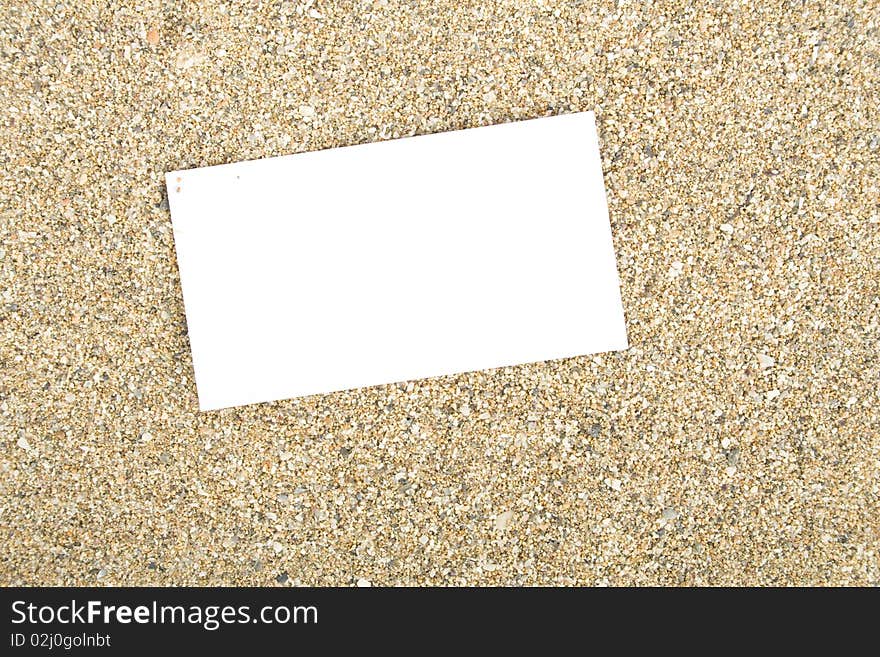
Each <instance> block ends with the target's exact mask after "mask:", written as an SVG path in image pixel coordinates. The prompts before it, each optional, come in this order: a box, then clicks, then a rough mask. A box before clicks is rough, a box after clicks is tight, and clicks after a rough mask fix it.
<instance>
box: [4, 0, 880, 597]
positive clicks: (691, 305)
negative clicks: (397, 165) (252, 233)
mask: <svg viewBox="0 0 880 657" xmlns="http://www.w3.org/2000/svg"><path fill="white" fill-rule="evenodd" d="M0 36H2V41H0V99H2V112H0V158H2V166H0V295H2V298H0V443H2V450H0V584H6V585H10V584H29V585H61V584H81V585H93V584H118V585H148V584H156V585H171V584H178V585H183V584H192V585H219V584H228V585H239V584H249V585H284V586H288V585H295V584H308V585H354V584H361V585H366V584H369V583H372V584H373V585H387V584H411V585H424V584H450V585H492V584H510V585H531V584H547V585H554V584H587V585H592V584H611V585H621V584H630V585H631V584H636V585H637V584H676V585H677V584H712V585H723V584H852V585H876V584H878V583H880V552H878V550H880V411H878V408H880V392H878V381H880V364H878V349H877V346H878V344H880V274H878V272H880V182H878V181H880V107H878V104H880V100H878V99H880V85H878V83H880V3H878V2H877V1H876V0H870V1H868V2H854V1H849V0H848V1H845V2H842V3H828V2H812V1H810V0H807V1H805V2H774V1H772V0H771V1H770V2H762V3H744V2H705V3H703V2H701V3H696V4H695V3H693V2H684V1H681V0H673V1H672V2H663V3H642V2H609V1H606V0H597V1H595V2H592V1H590V2H581V1H577V0H571V1H568V2H562V1H560V2H550V1H547V2H541V1H535V0H532V1H528V2H526V1H517V2H507V1H503V0H499V1H498V2H461V1H458V0H456V1H451V0H440V1H438V2H418V1H416V0H413V1H410V2H402V1H401V2H396V1H392V0H388V1H381V0H375V1H373V2H370V1H360V2H342V1H340V2H321V1H313V0H306V1H304V2H277V3H276V2H247V3H245V2H224V3H221V2H200V3H176V2H153V1H150V0H145V1H144V2H140V3H129V2H118V3H116V2H114V3H109V2H90V1H84V2H65V1H62V2H56V1H55V0H53V1H51V2H49V1H47V0H34V1H33V2H23V1H20V0H11V1H6V2H3V3H0ZM587 110H592V111H594V112H595V114H596V123H597V127H598V134H599V138H600V145H601V154H602V164H603V168H604V175H605V186H606V189H607V196H608V205H609V213H610V220H611V228H612V232H613V235H614V246H615V251H616V254H617V265H618V271H619V275H620V280H621V292H622V296H623V307H624V311H625V315H626V322H627V330H628V333H629V342H630V345H631V347H630V349H628V350H627V351H622V352H617V353H611V354H602V355H599V356H585V357H579V358H570V359H565V360H557V361H551V362H546V363H542V364H537V365H529V366H522V367H509V368H503V369H498V370H490V371H483V372H479V373H474V374H466V375H461V376H451V377H443V378H435V379H428V380H424V381H419V382H415V383H409V384H400V385H397V384H395V385H386V386H380V387H374V388H367V389H360V390H355V391H349V392H343V393H334V394H330V395H324V396H313V397H306V398H301V399H295V400H288V401H280V402H273V403H270V404H258V405H253V406H247V407H243V408H233V409H227V410H223V411H213V412H205V413H200V412H198V410H197V409H198V405H197V399H196V389H195V385H194V381H193V367H192V361H191V357H190V346H189V343H188V339H187V327H186V322H185V316H184V308H183V301H182V296H181V287H180V280H179V276H178V269H177V264H176V260H175V248H174V242H173V238H172V232H171V222H170V216H169V211H168V200H167V193H166V189H165V184H164V174H165V172H167V171H176V170H181V169H188V168H193V167H200V166H207V165H212V164H220V163H226V162H235V161H240V160H245V159H252V158H264V157H271V156H276V155H283V154H290V153H297V152H303V151H310V150H315V149H323V148H331V147H337V146H344V145H350V144H359V143H364V142H372V141H377V140H384V139H391V138H395V137H402V136H408V135H415V134H425V133H433V132H439V131H446V130H454V129H460V128H466V127H475V126H481V125H489V124H493V123H500V122H506V121H515V120H523V119H530V118H536V117H541V116H549V115H554V114H562V113H570V112H577V111H587ZM339 193H340V194H344V193H345V189H339ZM450 193H454V190H438V194H450ZM425 203H430V199H425ZM524 265H527V263H524ZM399 275H400V276H406V272H405V271H401V272H399ZM388 285H389V286H394V280H393V277H392V280H389V281H388ZM287 301H288V302H289V303H291V304H296V303H297V299H296V296H295V295H291V298H290V299H288V300H287ZM570 303H572V304H577V303H579V300H578V299H577V298H571V299H570ZM529 311H530V309H529V308H527V307H524V308H523V309H522V312H523V313H528V312H529ZM314 319H315V318H314V317H310V314H309V308H308V307H303V308H302V310H301V317H300V321H302V322H304V323H307V322H310V321H312V320H314ZM412 330H413V331H418V330H419V327H418V326H412Z"/></svg>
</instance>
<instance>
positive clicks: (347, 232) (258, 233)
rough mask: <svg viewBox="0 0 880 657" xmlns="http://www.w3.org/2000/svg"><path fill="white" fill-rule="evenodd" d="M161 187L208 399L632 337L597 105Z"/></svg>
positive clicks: (229, 168)
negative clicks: (625, 311)
mask: <svg viewBox="0 0 880 657" xmlns="http://www.w3.org/2000/svg"><path fill="white" fill-rule="evenodd" d="M167 184H168V198H169V202H170V206H171V218H172V223H173V227H174V241H175V246H176V248H177V262H178V266H179V268H180V279H181V284H182V287H183V298H184V305H185V308H186V319H187V324H188V327H189V338H190V344H191V347H192V355H193V365H194V368H195V379H196V387H197V389H198V396H199V406H200V408H201V409H202V410H210V409H217V408H224V407H228V406H237V405H241V404H250V403H254V402H264V401H272V400H277V399H286V398H290V397H296V396H300V395H311V394H315V393H327V392H332V391H337V390H345V389H349V388H357V387H361V386H370V385H377V384H384V383H393V382H397V381H404V380H410V379H419V378H424V377H430V376H437V375H443V374H455V373H460V372H467V371H472V370H479V369H486V368H494V367H500V366H506V365H516V364H521V363H529V362H535V361H543V360H550V359H556V358H563V357H568V356H576V355H581V354H590V353H596V352H602V351H610V350H615V349H624V348H626V346H627V338H626V327H625V324H624V317H623V308H622V305H621V299H620V288H619V281H618V276H617V268H616V263H615V258H614V249H613V245H612V240H611V230H610V225H609V221H608V210H607V206H606V200H605V188H604V185H603V178H602V166H601V162H600V159H599V145H598V139H597V136H596V126H595V121H594V117H593V114H592V113H589V112H587V113H580V114H568V115H564V116H555V117H549V118H542V119H535V120H531V121H522V122H518V123H507V124H502V125H495V126H489V127H483V128H474V129H470V130H460V131H456V132H445V133H440V134H434V135H425V136H419V137H410V138H406V139H397V140H393V141H385V142H379V143H373V144H364V145H360V146H349V147H345V148H334V149H330V150H323V151H316V152H312V153H302V154H297V155H290V156H286V157H276V158H271V159H265V160H255V161H251V162H240V163H236V164H227V165H222V166H214V167H205V168H201V169H191V170H187V171H174V172H171V173H169V174H167Z"/></svg>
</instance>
